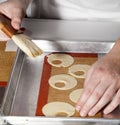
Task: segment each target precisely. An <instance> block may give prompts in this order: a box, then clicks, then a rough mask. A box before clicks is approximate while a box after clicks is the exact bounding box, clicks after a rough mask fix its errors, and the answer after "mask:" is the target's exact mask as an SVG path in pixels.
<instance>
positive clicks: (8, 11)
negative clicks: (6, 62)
mask: <svg viewBox="0 0 120 125" xmlns="http://www.w3.org/2000/svg"><path fill="white" fill-rule="evenodd" d="M28 3H29V0H8V1H6V2H3V3H1V4H0V13H1V14H3V15H5V16H7V17H8V18H10V19H11V25H12V26H13V28H14V29H16V30H19V29H20V25H21V22H22V19H23V17H24V16H25V12H26V9H27V6H28ZM8 39H9V38H8V37H7V36H6V35H5V34H4V33H3V32H2V31H0V41H6V40H8Z"/></svg>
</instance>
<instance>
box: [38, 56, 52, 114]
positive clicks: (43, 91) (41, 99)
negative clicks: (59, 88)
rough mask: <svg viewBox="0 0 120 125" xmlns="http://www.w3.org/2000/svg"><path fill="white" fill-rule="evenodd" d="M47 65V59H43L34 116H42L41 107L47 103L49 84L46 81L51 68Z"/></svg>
mask: <svg viewBox="0 0 120 125" xmlns="http://www.w3.org/2000/svg"><path fill="white" fill-rule="evenodd" d="M46 63H47V57H45V59H44V65H43V72H42V77H41V78H42V79H41V84H40V89H39V95H38V103H37V109H36V116H40V115H41V116H43V113H42V110H41V109H42V107H43V106H44V105H45V104H46V103H47V98H48V90H49V84H48V79H49V77H50V71H51V66H50V65H48V64H46Z"/></svg>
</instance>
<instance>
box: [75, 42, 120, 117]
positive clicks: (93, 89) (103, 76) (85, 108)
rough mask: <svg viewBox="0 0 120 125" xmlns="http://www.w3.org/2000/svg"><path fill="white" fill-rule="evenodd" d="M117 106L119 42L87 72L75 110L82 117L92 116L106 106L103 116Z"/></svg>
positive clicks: (118, 101)
mask: <svg viewBox="0 0 120 125" xmlns="http://www.w3.org/2000/svg"><path fill="white" fill-rule="evenodd" d="M107 104H108V105H107ZM119 104H120V40H118V41H117V42H116V44H115V46H114V47H113V49H112V50H111V51H110V52H109V53H108V54H107V55H105V56H104V57H102V58H101V59H99V60H98V61H97V62H96V63H95V64H93V65H92V67H91V69H90V70H89V71H88V73H87V77H86V79H85V83H84V91H83V93H82V95H81V97H80V99H79V100H78V103H77V106H76V110H77V111H79V112H80V115H81V116H83V117H85V116H87V115H89V116H94V115H95V114H96V113H97V112H98V111H100V110H101V109H102V108H104V107H105V106H106V105H107V107H105V108H104V111H103V113H104V114H108V113H110V112H112V111H113V110H114V109H115V108H116V107H117V106H118V105H119Z"/></svg>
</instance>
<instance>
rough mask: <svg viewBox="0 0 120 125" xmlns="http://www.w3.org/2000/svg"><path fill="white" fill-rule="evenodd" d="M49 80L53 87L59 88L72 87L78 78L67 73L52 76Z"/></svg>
mask: <svg viewBox="0 0 120 125" xmlns="http://www.w3.org/2000/svg"><path fill="white" fill-rule="evenodd" d="M48 82H49V85H50V86H51V87H53V88H54V89H58V90H68V89H72V88H74V87H75V86H76V85H77V80H76V79H75V78H74V77H73V76H70V75H67V74H58V75H54V76H51V77H50V79H49V81H48ZM61 84H62V86H61ZM63 84H64V85H63Z"/></svg>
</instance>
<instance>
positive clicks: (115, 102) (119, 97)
mask: <svg viewBox="0 0 120 125" xmlns="http://www.w3.org/2000/svg"><path fill="white" fill-rule="evenodd" d="M119 104H120V89H119V90H118V92H117V94H116V95H115V97H114V98H113V100H112V101H111V103H110V104H109V105H108V106H107V107H106V108H105V109H104V111H103V112H104V114H108V113H110V112H112V111H113V110H114V109H115V108H116V107H117V106H118V105H119Z"/></svg>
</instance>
